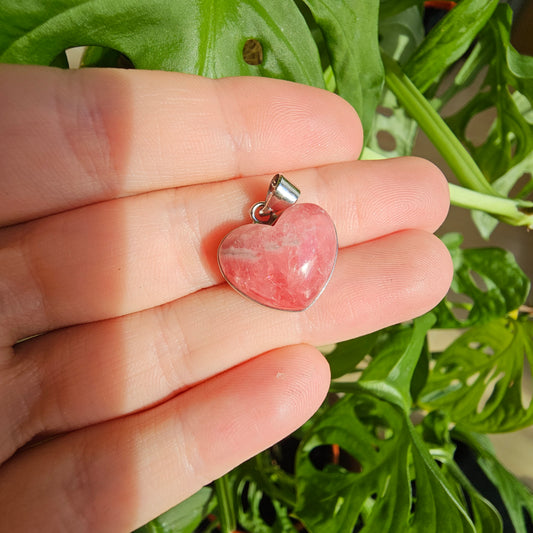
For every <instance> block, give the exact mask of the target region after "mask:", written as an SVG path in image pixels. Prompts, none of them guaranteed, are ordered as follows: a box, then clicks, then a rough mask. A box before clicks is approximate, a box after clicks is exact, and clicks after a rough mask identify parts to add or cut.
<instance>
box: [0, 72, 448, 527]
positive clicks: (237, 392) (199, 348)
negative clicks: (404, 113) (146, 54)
mask: <svg viewBox="0 0 533 533" xmlns="http://www.w3.org/2000/svg"><path fill="white" fill-rule="evenodd" d="M0 94H2V99H1V100H0V110H1V111H0V115H1V116H2V120H1V121H0V139H1V147H2V148H1V150H2V156H1V158H0V225H1V226H2V228H1V229H0V313H1V317H2V319H1V321H0V340H1V346H2V349H1V350H2V351H1V352H0V406H1V407H0V435H1V437H0V462H1V463H2V465H1V467H0V508H1V509H2V513H1V516H2V518H1V521H2V524H3V530H6V531H54V532H57V531H69V532H70V531H76V532H82V531H99V532H102V531H111V532H113V533H115V532H117V531H128V530H132V529H134V528H136V527H138V526H139V525H141V524H143V523H145V522H146V521H148V520H149V519H151V518H152V517H154V516H156V515H158V514H159V513H161V512H163V511H165V510H166V509H168V508H169V507H171V506H172V505H174V504H176V503H178V502H179V501H180V500H183V499H185V498H186V497H187V496H189V495H190V494H192V493H194V492H195V491H196V490H198V489H199V488H200V487H201V486H203V485H204V484H206V483H208V482H210V481H211V480H213V479H215V478H217V477H219V476H221V475H222V474H224V473H225V472H227V471H228V470H230V469H231V468H232V467H234V466H236V465H237V464H239V463H241V462H242V461H244V460H246V459H247V458H249V457H251V456H252V455H254V454H256V453H258V452H259V451H261V450H263V449H264V448H266V447H268V446H270V445H272V444H273V443H275V442H276V441H278V440H280V439H281V438H283V437H284V436H286V435H287V434H289V433H290V432H291V431H293V430H294V429H296V428H297V427H298V426H299V425H301V424H302V423H303V422H304V421H305V420H306V419H307V418H309V417H310V416H311V415H312V413H313V412H314V411H315V410H316V409H317V408H318V406H319V405H320V403H321V402H322V400H323V398H324V396H325V394H326V392H327V389H328V385H329V371H328V366H327V363H326V362H325V360H324V358H323V357H322V356H321V354H320V352H319V351H318V350H316V349H315V348H314V347H313V346H314V345H321V344H326V343H333V342H338V341H341V340H344V339H348V338H352V337H356V336H358V335H362V334H365V333H368V332H370V331H373V330H376V329H379V328H382V327H385V326H387V325H390V324H393V323H396V322H400V321H403V320H407V319H409V318H412V317H414V316H417V315H420V314H422V313H424V312H425V311H427V310H428V309H430V308H431V307H433V306H434V305H435V304H436V303H437V302H438V301H439V300H440V299H441V298H442V296H443V295H444V294H445V292H446V290H447V288H448V286H449V283H450V279H451V272H452V269H451V262H450V259H449V256H448V253H447V251H446V249H445V248H444V246H443V245H442V244H441V243H440V241H439V240H438V239H436V238H435V237H434V236H432V235H431V232H433V231H434V230H435V229H436V228H437V227H438V226H439V225H440V224H441V222H442V220H443V219H444V217H445V216H446V213H447V208H448V189H447V185H446V182H445V180H444V179H443V177H442V174H441V173H440V172H439V171H438V170H437V169H436V168H435V167H434V166H433V165H431V164H429V163H427V162H425V161H423V160H420V159H415V158H404V159H396V160H388V161H356V159H357V157H358V154H359V151H360V149H361V144H362V133H361V129H360V123H359V121H358V119H357V117H356V115H355V113H354V112H353V110H352V109H351V108H350V106H349V105H348V104H346V103H345V102H344V101H342V100H341V99H340V98H338V97H336V96H334V95H332V94H330V93H327V92H325V91H321V90H317V89H313V88H309V87H305V86H300V85H296V84H291V83H287V82H281V81H277V80H268V79H261V78H253V79H250V78H234V79H223V80H218V81H212V80H208V79H203V78H197V77H193V76H186V75H180V74H174V73H163V72H142V71H114V70H86V71H78V72H74V71H60V70H55V69H49V68H40V67H15V66H3V67H1V68H0ZM278 171H281V172H284V173H285V174H286V176H287V177H288V178H289V179H290V180H291V182H293V183H294V184H295V185H297V186H298V188H299V189H300V190H301V191H302V195H301V197H300V201H301V202H312V203H317V204H319V205H321V206H322V207H323V208H325V209H326V210H327V211H328V212H329V214H330V215H331V216H332V218H333V220H334V221H335V223H336V226H337V232H338V237H339V245H340V251H339V256H338V260H337V265H336V268H335V271H334V274H333V277H332V279H331V281H330V283H329V285H328V286H327V288H326V290H325V291H324V293H323V294H322V296H321V297H320V299H319V300H318V301H317V302H316V303H315V304H314V305H313V306H312V307H311V308H310V309H308V310H307V311H305V312H302V313H287V312H283V311H277V310H273V309H269V308H266V307H262V306H260V305H258V304H256V303H253V302H251V301H248V300H247V299H245V298H243V297H242V296H240V295H239V294H237V293H236V292H235V291H233V290H232V289H231V288H230V287H229V286H228V285H227V284H226V283H224V282H223V279H222V276H221V274H220V272H219V270H218V267H217V263H216V249H217V246H218V243H219V242H220V240H221V239H222V238H223V236H224V235H225V234H226V233H227V232H228V231H230V230H231V229H233V228H234V227H236V226H239V225H241V224H243V223H246V222H248V214H247V212H248V208H249V206H250V205H251V204H252V203H254V202H256V201H258V200H262V199H263V198H264V194H265V190H266V187H267V185H268V182H269V181H270V178H271V176H272V174H274V173H276V172H278ZM35 335H38V336H35ZM32 336H34V337H33V338H30V339H28V340H24V341H22V342H17V341H20V340H21V339H27V338H28V337H32ZM28 443H30V445H28Z"/></svg>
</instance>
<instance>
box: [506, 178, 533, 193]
mask: <svg viewBox="0 0 533 533" xmlns="http://www.w3.org/2000/svg"><path fill="white" fill-rule="evenodd" d="M532 191H533V176H532V175H531V172H525V173H524V174H522V175H521V176H520V177H519V178H518V179H517V180H516V182H515V184H514V185H513V187H512V189H511V191H510V192H509V196H510V197H511V198H520V199H525V198H527V197H528V196H529V195H530V194H531V192H532Z"/></svg>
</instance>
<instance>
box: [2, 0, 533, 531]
mask: <svg viewBox="0 0 533 533" xmlns="http://www.w3.org/2000/svg"><path fill="white" fill-rule="evenodd" d="M243 6H245V7H246V9H243ZM429 7H437V8H440V9H443V12H442V14H443V15H444V16H443V17H442V18H441V20H440V22H438V23H437V24H436V25H435V26H434V27H433V28H432V29H430V30H429V31H427V30H426V28H425V27H424V23H423V17H424V12H425V10H427V9H428V8H429ZM30 8H31V9H30ZM0 11H1V12H2V17H1V18H0V29H1V31H0V61H2V62H16V63H31V64H45V65H50V64H54V65H59V66H65V67H66V66H67V59H66V55H65V50H67V49H69V48H72V47H75V46H84V45H89V48H88V49H87V50H86V52H85V55H84V58H83V60H82V66H87V67H88V66H134V67H136V68H145V69H163V70H175V71H181V72H189V73H194V74H200V75H204V76H210V77H220V76H232V75H258V76H271V77H277V78H284V79H288V80H292V81H296V82H300V83H306V84H311V85H315V86H318V87H325V88H327V89H329V90H331V91H335V92H337V93H338V94H340V95H341V96H342V97H344V98H345V99H346V100H348V102H350V103H351V104H352V105H353V106H354V107H355V109H356V110H357V111H358V113H359V115H360V117H361V119H362V122H363V125H364V128H365V134H366V139H365V149H364V151H363V154H362V157H367V158H376V157H390V156H396V155H407V154H409V153H411V151H412V149H413V144H414V140H415V136H416V134H417V131H418V130H419V129H422V130H423V131H424V132H425V134H426V135H427V136H428V138H429V139H430V141H431V142H432V143H433V144H434V146H435V147H436V148H437V149H438V150H439V151H440V153H441V154H442V156H443V157H444V159H445V160H446V162H447V163H448V165H449V166H450V168H451V170H452V171H453V175H454V177H455V179H456V180H457V183H450V191H451V200H452V203H453V204H455V205H457V206H460V207H462V208H465V209H469V210H472V217H473V220H474V222H475V224H476V226H477V228H478V229H479V232H480V233H481V235H482V236H483V237H484V238H486V239H489V238H490V235H491V233H492V231H493V230H494V228H495V227H496V226H497V225H498V224H502V223H503V224H509V225H512V226H516V229H515V231H516V232H517V234H518V232H523V231H524V229H525V228H533V202H531V201H529V200H528V199H527V198H528V196H529V195H530V194H531V192H532V191H533V178H532V173H533V58H532V57H527V56H523V55H520V54H519V53H518V52H517V51H516V50H515V49H514V48H513V46H512V45H511V44H510V32H511V22H512V10H511V8H510V7H509V6H508V5H507V4H500V3H499V2H498V0H462V1H460V2H458V3H457V4H456V3H455V2H422V1H421V0H381V1H378V0H353V1H351V2H350V1H348V0H335V1H328V0H294V1H289V0H264V1H262V2H247V3H241V2H238V1H236V0H218V2H216V3H215V2H211V3H209V2H205V1H201V0H188V1H179V0H175V1H172V2H171V1H169V0H150V1H147V0H92V1H89V2H87V1H82V0H69V1H68V2H59V1H50V2H42V1H40V0H28V1H27V2H25V5H24V6H22V5H21V3H20V2H18V1H16V0H4V2H3V5H2V7H1V8H0ZM199 30H202V31H199ZM205 35H214V36H216V39H208V40H204V39H205ZM451 69H455V70H454V75H453V77H452V78H451V79H452V82H451V84H448V86H446V83H448V82H447V81H446V80H449V79H450V76H449V75H448V76H446V74H447V73H448V72H450V70H451ZM475 80H478V82H479V81H480V80H481V89H480V90H479V91H477V92H474V94H473V95H472V96H471V97H470V98H469V99H468V100H467V101H466V102H465V103H463V105H462V107H461V108H460V109H459V110H458V111H456V112H455V113H453V114H452V115H451V116H448V117H447V118H446V119H444V118H443V117H442V115H441V113H440V112H441V111H442V108H443V106H444V105H445V104H446V103H447V102H449V101H450V100H451V99H453V98H456V97H457V95H460V94H463V92H464V90H465V89H467V88H468V87H470V86H471V85H472V84H473V83H474V82H475ZM486 109H494V110H495V118H494V120H493V123H492V126H491V127H490V130H489V131H488V133H487V135H486V138H485V139H484V140H483V142H482V143H481V144H478V145H475V144H474V143H472V141H471V139H469V136H468V131H467V126H468V123H469V121H470V120H471V118H472V117H473V116H475V115H476V114H478V113H480V112H482V111H484V110H486ZM383 135H386V136H388V139H389V141H390V146H389V149H387V150H384V149H383V143H382V142H381V139H380V136H383ZM517 184H519V185H520V187H518V188H517ZM442 239H443V240H444V242H445V243H446V245H447V246H448V248H449V250H450V252H451V254H452V257H453V260H454V266H455V277H454V281H453V285H452V289H453V293H451V294H450V296H449V297H447V298H446V299H444V300H443V301H442V302H441V303H440V304H439V305H438V306H437V307H436V308H434V309H433V310H432V311H431V312H429V313H427V314H426V315H424V316H421V317H419V318H417V319H415V320H413V321H411V322H409V323H405V324H399V325H397V326H393V327H390V328H387V329H385V330H382V331H378V332H375V333H372V334H370V335H366V336H364V337H360V338H356V339H353V340H350V341H347V342H343V343H340V344H338V345H336V346H335V347H334V348H333V349H330V350H329V352H328V354H327V357H328V359H329V362H330V364H331V369H332V376H333V381H332V383H331V392H330V395H329V397H328V400H327V402H326V403H325V404H324V405H323V406H322V408H321V409H320V411H319V412H318V413H317V414H316V415H315V416H314V417H313V419H312V420H310V421H309V422H308V423H307V424H306V425H305V426H304V427H302V428H300V429H299V430H298V431H297V432H296V433H295V434H294V435H293V436H291V437H290V438H288V439H286V440H285V441H283V442H282V443H280V444H278V445H276V446H274V447H273V448H271V449H269V450H267V451H265V452H264V453H262V454H260V455H258V456H256V457H255V458H253V459H252V460H250V461H248V462H247V463H245V464H243V465H241V466H240V467H238V468H237V469H235V470H234V471H233V472H231V473H229V474H227V475H226V476H224V478H222V479H220V480H218V481H217V482H215V483H214V484H213V486H212V487H205V488H204V489H202V490H201V491H200V492H198V493H197V494H195V495H194V496H192V497H191V498H190V499H189V500H187V501H185V502H183V503H181V504H180V505H178V506H177V507H176V508H174V509H172V510H170V511H168V512H167V513H165V514H164V515H162V516H161V517H159V518H158V519H155V520H154V521H152V522H151V523H149V524H147V525H146V526H144V527H143V528H141V530H142V531H146V532H148V531H154V532H169V533H170V532H192V531H213V530H220V531H223V532H224V533H228V532H230V531H235V530H237V529H241V530H246V531H252V532H268V531H274V532H285V533H289V532H296V531H309V532H318V533H321V532H326V533H330V532H339V533H342V532H350V533H351V532H352V531H364V532H380V533H381V532H385V531H394V532H402V531H423V532H431V531H438V532H439V533H446V532H453V533H457V532H459V531H464V532H474V531H483V532H491V533H492V532H499V531H503V530H504V524H505V527H506V530H509V531H517V532H520V533H526V532H527V531H531V530H532V529H531V528H532V527H533V496H532V495H531V493H530V492H529V490H528V489H527V488H526V487H525V486H524V485H522V484H521V483H520V481H518V480H517V479H516V478H515V477H514V476H513V475H512V474H511V473H509V472H508V471H507V470H506V469H505V468H504V467H503V466H502V465H501V464H500V462H499V461H498V459H497V458H496V457H495V454H494V451H493V449H492V447H491V444H490V441H489V439H488V438H487V436H486V434H488V433H497V432H510V431H515V430H518V429H520V428H524V427H526V426H529V425H531V424H533V403H532V402H531V401H530V400H529V399H525V398H523V394H522V388H521V387H522V382H523V380H524V379H525V375H526V374H530V372H531V370H530V366H528V364H529V365H532V364H533V321H532V310H531V308H530V307H527V306H526V305H524V304H525V303H526V299H527V297H528V293H529V288H530V281H529V279H528V278H527V276H526V275H525V274H524V273H523V271H522V270H521V269H520V267H519V266H518V265H517V263H516V261H515V259H514V258H513V256H512V254H511V253H510V252H509V251H507V250H505V249H502V248H496V247H492V246H486V247H483V248H475V249H464V248H463V247H462V237H461V235H460V233H459V232H455V233H449V234H447V235H444V236H443V237H442ZM452 294H453V296H452ZM436 329H460V331H461V334H460V336H459V337H458V338H457V339H456V340H455V341H453V342H452V343H451V344H450V345H449V346H448V347H446V348H445V349H444V350H440V351H435V350H433V349H432V346H431V344H430V343H428V334H431V332H432V331H435V330H436ZM465 457H466V461H465ZM480 480H481V481H480ZM488 489H490V490H488ZM490 491H492V492H493V493H494V494H495V496H494V495H492V496H491V495H490Z"/></svg>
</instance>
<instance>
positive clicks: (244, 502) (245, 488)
mask: <svg viewBox="0 0 533 533" xmlns="http://www.w3.org/2000/svg"><path fill="white" fill-rule="evenodd" d="M249 491H250V482H249V481H245V482H244V484H243V485H242V489H241V506H242V510H243V511H244V512H245V513H247V512H248V511H249V510H250V502H249V501H248V493H249Z"/></svg>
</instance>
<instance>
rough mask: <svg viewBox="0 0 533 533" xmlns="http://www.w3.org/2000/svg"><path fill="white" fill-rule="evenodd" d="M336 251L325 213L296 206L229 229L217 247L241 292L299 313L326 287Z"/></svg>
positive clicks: (224, 269)
mask: <svg viewBox="0 0 533 533" xmlns="http://www.w3.org/2000/svg"><path fill="white" fill-rule="evenodd" d="M337 249H338V244H337V232H336V231H335V225H334V224H333V221H332V220H331V218H330V216H329V215H328V214H327V213H326V211H324V210H323V209H322V208H321V207H319V206H318V205H315V204H296V205H293V206H291V207H289V208H287V209H286V210H285V211H284V212H283V213H282V214H281V216H280V217H279V218H278V219H277V220H276V222H275V224H274V225H272V226H270V225H267V224H246V225H244V226H240V227H238V228H236V229H234V230H233V231H231V232H230V233H228V235H226V237H225V238H224V239H223V240H222V242H221V243H220V246H219V248H218V264H219V266H220V270H221V272H222V275H223V276H224V278H225V279H226V281H227V282H228V283H229V284H230V285H231V286H232V287H233V288H234V289H236V290H237V291H238V292H240V293H241V294H243V295H244V296H247V297H248V298H251V299H252V300H254V301H256V302H258V303H260V304H263V305H266V306H268V307H273V308H275V309H283V310H286V311H303V310H304V309H307V308H308V307H309V306H310V305H311V304H312V303H313V302H314V301H315V300H316V299H317V298H318V297H319V296H320V293H321V292H322V291H323V290H324V287H325V286H326V285H327V283H328V281H329V278H330V277H331V273H332V272H333V267H334V266H335V261H336V259H337Z"/></svg>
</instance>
